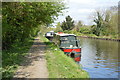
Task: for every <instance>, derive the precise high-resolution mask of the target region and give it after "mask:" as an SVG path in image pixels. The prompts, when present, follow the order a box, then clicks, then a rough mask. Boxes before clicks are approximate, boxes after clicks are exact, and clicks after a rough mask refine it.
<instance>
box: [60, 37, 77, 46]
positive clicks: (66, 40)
mask: <svg viewBox="0 0 120 80" xmlns="http://www.w3.org/2000/svg"><path fill="white" fill-rule="evenodd" d="M60 47H68V48H71V47H73V48H76V47H78V43H77V40H76V37H75V36H64V37H61V43H60Z"/></svg>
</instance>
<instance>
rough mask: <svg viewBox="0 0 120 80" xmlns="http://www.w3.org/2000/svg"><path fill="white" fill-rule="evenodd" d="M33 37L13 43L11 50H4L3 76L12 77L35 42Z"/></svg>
mask: <svg viewBox="0 0 120 80" xmlns="http://www.w3.org/2000/svg"><path fill="white" fill-rule="evenodd" d="M33 40H34V39H33V38H32V39H28V40H26V41H25V42H19V43H15V44H13V45H12V48H10V49H9V50H3V51H2V77H3V78H12V77H13V74H14V72H15V70H16V69H17V67H18V66H19V65H20V63H22V62H23V61H24V56H25V55H27V53H28V50H29V49H30V47H31V45H32V44H33Z"/></svg>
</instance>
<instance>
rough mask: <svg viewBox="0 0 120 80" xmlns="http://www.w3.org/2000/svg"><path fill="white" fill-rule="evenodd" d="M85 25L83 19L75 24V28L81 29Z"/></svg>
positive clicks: (76, 29)
mask: <svg viewBox="0 0 120 80" xmlns="http://www.w3.org/2000/svg"><path fill="white" fill-rule="evenodd" d="M82 26H83V24H82V21H78V23H77V24H76V25H75V27H74V29H73V30H75V31H77V32H78V31H80V28H81V27H82Z"/></svg>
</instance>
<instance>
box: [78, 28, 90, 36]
mask: <svg viewBox="0 0 120 80" xmlns="http://www.w3.org/2000/svg"><path fill="white" fill-rule="evenodd" d="M80 33H83V34H90V33H91V30H90V29H89V28H88V27H81V28H80Z"/></svg>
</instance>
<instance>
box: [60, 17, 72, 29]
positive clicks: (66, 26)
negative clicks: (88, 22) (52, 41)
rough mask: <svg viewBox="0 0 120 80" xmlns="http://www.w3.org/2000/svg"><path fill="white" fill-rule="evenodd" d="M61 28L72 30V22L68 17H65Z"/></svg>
mask: <svg viewBox="0 0 120 80" xmlns="http://www.w3.org/2000/svg"><path fill="white" fill-rule="evenodd" d="M61 28H62V29H63V30H72V29H73V28H74V21H73V20H72V18H71V17H70V16H69V15H68V16H67V17H66V21H63V22H62V25H61Z"/></svg>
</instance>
